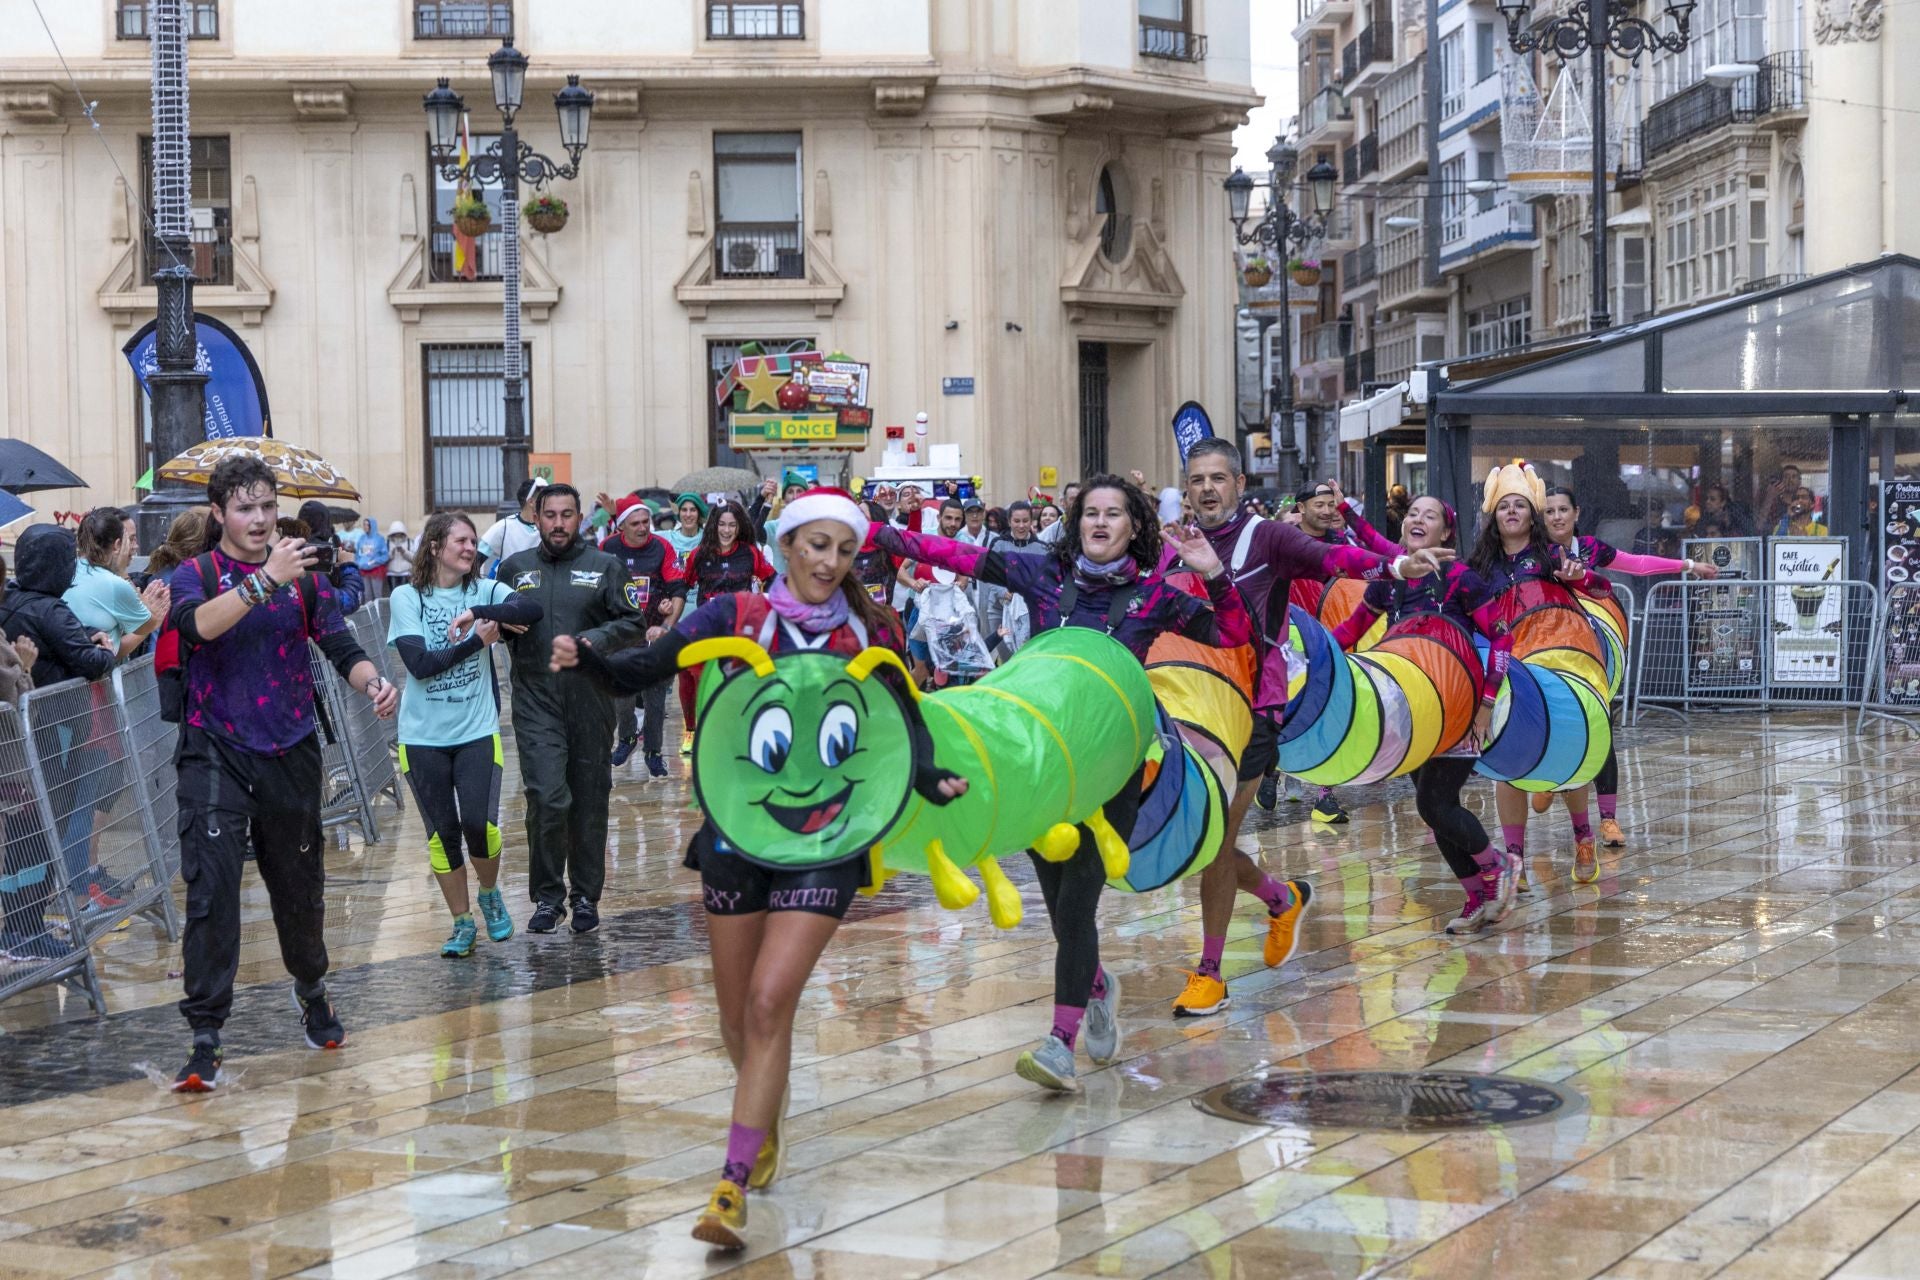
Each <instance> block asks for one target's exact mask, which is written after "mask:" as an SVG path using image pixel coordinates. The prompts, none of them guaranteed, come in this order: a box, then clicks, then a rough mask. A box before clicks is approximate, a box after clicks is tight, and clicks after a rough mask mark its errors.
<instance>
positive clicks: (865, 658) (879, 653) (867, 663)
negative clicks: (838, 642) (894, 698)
mask: <svg viewBox="0 0 1920 1280" xmlns="http://www.w3.org/2000/svg"><path fill="white" fill-rule="evenodd" d="M883 666H891V667H894V668H895V669H897V670H898V671H899V672H900V674H901V675H902V676H905V677H906V682H907V693H908V695H909V696H911V697H912V698H913V700H914V701H915V702H918V701H919V700H920V687H919V686H918V685H916V684H914V682H913V673H912V672H911V671H908V670H907V664H906V663H904V662H902V661H900V655H899V654H897V653H895V652H894V651H893V650H891V649H882V648H881V647H880V646H878V645H869V646H867V647H866V648H864V649H862V650H861V651H860V652H859V653H856V654H854V655H853V659H852V661H850V662H848V663H847V674H848V675H850V676H852V677H853V678H854V679H855V680H865V679H866V678H867V677H868V676H870V675H872V674H873V673H874V671H875V670H876V669H877V668H879V667H883Z"/></svg>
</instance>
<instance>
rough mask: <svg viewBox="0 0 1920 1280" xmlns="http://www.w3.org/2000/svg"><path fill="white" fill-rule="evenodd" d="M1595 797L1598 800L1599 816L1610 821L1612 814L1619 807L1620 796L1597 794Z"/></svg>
mask: <svg viewBox="0 0 1920 1280" xmlns="http://www.w3.org/2000/svg"><path fill="white" fill-rule="evenodd" d="M1597 799H1598V800H1599V802H1600V816H1601V817H1602V818H1605V819H1607V820H1608V821H1611V820H1612V819H1613V816H1614V814H1615V812H1616V810H1617V809H1618V807H1619V804H1620V797H1619V796H1598V797H1597Z"/></svg>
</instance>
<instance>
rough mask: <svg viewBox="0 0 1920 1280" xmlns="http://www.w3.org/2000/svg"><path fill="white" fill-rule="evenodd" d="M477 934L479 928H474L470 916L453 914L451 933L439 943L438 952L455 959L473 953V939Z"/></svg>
mask: <svg viewBox="0 0 1920 1280" xmlns="http://www.w3.org/2000/svg"><path fill="white" fill-rule="evenodd" d="M478 936H479V930H477V929H475V928H474V925H473V917H472V916H470V915H465V916H455V917H454V918H453V935H452V936H451V937H449V938H448V939H447V940H446V941H445V942H443V943H441V944H440V954H441V955H443V956H447V957H449V958H451V959H455V960H458V959H459V958H461V957H462V956H470V955H472V954H473V943H474V939H475V938H477V937H478Z"/></svg>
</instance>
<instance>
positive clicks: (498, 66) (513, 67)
mask: <svg viewBox="0 0 1920 1280" xmlns="http://www.w3.org/2000/svg"><path fill="white" fill-rule="evenodd" d="M487 73H488V75H489V77H490V78H491V79H492V81H493V105H494V109H495V110H497V111H498V112H499V113H500V123H501V129H500V150H499V152H498V153H497V154H492V155H480V156H470V157H468V159H467V162H466V164H464V165H462V164H461V163H460V162H459V159H458V156H457V154H456V151H457V148H458V145H459V139H460V119H461V116H462V114H463V113H464V112H465V110H466V104H465V103H464V102H462V101H461V98H460V95H459V94H457V93H455V92H454V91H453V89H452V88H451V86H449V84H448V83H447V81H446V79H445V78H444V77H443V78H442V79H441V80H440V82H439V84H437V85H435V86H434V88H433V90H432V92H430V93H428V94H427V95H426V97H425V98H424V99H423V100H422V101H421V104H420V105H421V106H422V107H423V108H424V109H425V110H426V113H427V128H428V137H429V146H430V148H431V150H432V156H433V161H434V164H435V166H436V167H437V168H438V169H439V171H440V176H441V177H442V178H443V179H445V180H446V181H448V182H457V183H467V184H470V185H472V186H476V187H486V186H498V187H499V188H500V203H501V209H500V214H501V223H502V225H501V229H500V240H501V253H500V280H501V284H502V286H503V288H502V292H503V293H504V295H505V297H504V306H503V311H504V318H505V329H506V335H505V347H504V349H503V351H502V353H501V355H502V360H503V366H502V381H503V384H504V388H505V401H506V402H505V424H504V429H503V431H502V433H501V434H502V435H503V436H504V437H505V443H503V444H502V445H501V447H500V470H501V482H502V483H501V497H500V508H499V510H500V514H501V515H502V516H506V515H510V514H512V513H513V512H514V511H516V510H517V509H518V507H517V505H516V504H515V502H514V500H513V496H514V494H516V493H518V492H519V490H520V486H521V485H522V484H523V483H525V481H526V478H527V455H528V453H529V452H530V451H531V445H530V443H529V441H528V439H527V406H526V390H525V385H526V384H525V377H524V373H523V370H522V368H521V354H522V353H521V350H520V184H521V183H523V182H524V183H526V184H527V185H528V186H530V187H532V188H533V189H534V190H536V191H538V190H540V189H542V188H544V187H545V186H546V185H547V183H549V182H551V181H553V180H554V179H556V178H558V179H564V180H567V181H572V180H573V179H574V178H576V177H578V176H579V175H580V157H581V155H582V154H584V153H585V151H586V149H587V129H588V126H589V125H590V124H591V123H592V119H593V95H592V94H591V93H589V92H587V91H586V90H585V89H583V88H581V87H580V77H579V76H573V75H570V76H568V77H567V83H566V87H565V88H563V89H561V90H560V92H558V93H556V94H554V95H553V107H554V111H555V113H556V114H557V115H558V116H559V118H560V145H561V146H562V147H564V148H565V149H566V152H567V163H566V164H564V165H562V164H555V163H554V162H553V161H552V160H549V159H548V158H547V157H546V156H543V155H541V154H540V153H539V152H537V151H535V150H534V149H533V148H532V147H530V146H528V145H527V144H526V143H524V142H522V141H520V131H519V130H518V129H516V128H515V127H514V123H513V120H514V117H515V116H516V115H518V114H519V112H520V107H521V105H522V103H523V101H524V95H525V92H526V87H527V55H526V54H524V53H521V52H520V51H519V50H518V49H516V48H514V47H513V43H512V42H511V41H503V42H502V43H501V45H500V47H499V48H498V49H495V50H494V51H493V55H492V56H491V57H489V58H488V59H487Z"/></svg>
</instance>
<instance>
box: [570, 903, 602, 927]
mask: <svg viewBox="0 0 1920 1280" xmlns="http://www.w3.org/2000/svg"><path fill="white" fill-rule="evenodd" d="M599 927H600V907H599V905H598V904H597V903H593V902H589V901H587V900H586V899H585V898H575V899H574V900H573V924H572V926H571V928H572V929H573V931H574V932H575V933H592V932H593V931H594V930H595V929H598V928H599Z"/></svg>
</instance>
